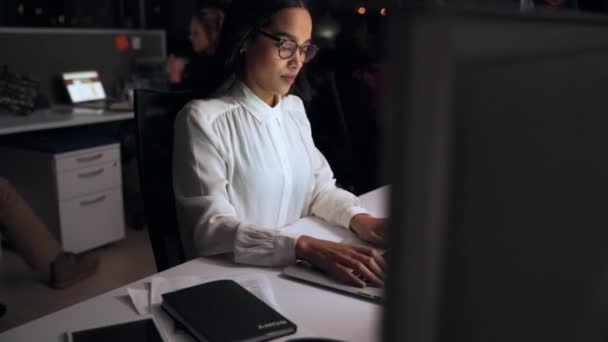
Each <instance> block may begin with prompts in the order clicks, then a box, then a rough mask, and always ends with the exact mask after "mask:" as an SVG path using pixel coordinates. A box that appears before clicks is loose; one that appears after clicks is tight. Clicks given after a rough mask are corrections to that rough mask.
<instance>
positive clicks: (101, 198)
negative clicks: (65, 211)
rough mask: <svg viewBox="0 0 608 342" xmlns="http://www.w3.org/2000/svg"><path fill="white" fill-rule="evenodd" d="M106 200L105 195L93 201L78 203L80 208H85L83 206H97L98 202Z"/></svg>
mask: <svg viewBox="0 0 608 342" xmlns="http://www.w3.org/2000/svg"><path fill="white" fill-rule="evenodd" d="M105 199H106V195H101V196H99V197H97V198H95V199H92V200H87V201H80V206H81V207H85V206H89V205H93V204H97V203H99V202H103V201H104V200H105Z"/></svg>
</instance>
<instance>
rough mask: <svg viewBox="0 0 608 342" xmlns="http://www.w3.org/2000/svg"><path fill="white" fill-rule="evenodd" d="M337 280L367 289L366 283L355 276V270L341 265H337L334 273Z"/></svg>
mask: <svg viewBox="0 0 608 342" xmlns="http://www.w3.org/2000/svg"><path fill="white" fill-rule="evenodd" d="M333 273H334V275H335V276H336V278H337V279H338V280H340V281H342V282H343V283H345V284H349V285H354V286H357V287H365V281H363V279H361V278H359V277H357V276H356V275H355V274H353V270H352V269H350V268H348V267H345V266H343V265H340V264H335V271H334V272H333Z"/></svg>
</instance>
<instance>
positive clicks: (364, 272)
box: [343, 259, 384, 287]
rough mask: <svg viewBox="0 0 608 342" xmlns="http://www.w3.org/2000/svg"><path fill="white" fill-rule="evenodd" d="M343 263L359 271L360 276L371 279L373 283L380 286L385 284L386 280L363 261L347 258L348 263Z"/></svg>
mask: <svg viewBox="0 0 608 342" xmlns="http://www.w3.org/2000/svg"><path fill="white" fill-rule="evenodd" d="M343 265H344V266H346V267H348V268H350V269H352V270H353V272H356V273H359V274H360V277H362V278H364V279H367V280H369V282H370V283H371V284H374V285H377V286H380V287H382V286H384V282H383V281H382V280H381V279H380V278H378V276H376V275H375V274H374V272H372V271H370V270H369V268H367V266H366V265H365V264H364V263H363V262H361V261H359V260H354V259H347V261H346V264H343Z"/></svg>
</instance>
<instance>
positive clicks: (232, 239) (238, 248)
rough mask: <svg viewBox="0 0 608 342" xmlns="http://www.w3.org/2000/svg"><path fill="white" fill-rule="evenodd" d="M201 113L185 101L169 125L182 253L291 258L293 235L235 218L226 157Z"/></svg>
mask: <svg viewBox="0 0 608 342" xmlns="http://www.w3.org/2000/svg"><path fill="white" fill-rule="evenodd" d="M202 115H203V113H201V112H200V110H199V109H197V108H196V107H195V106H192V105H189V106H187V107H186V108H185V109H184V110H182V112H180V114H179V115H178V117H177V119H176V122H175V130H174V131H175V138H174V152H173V188H174V193H175V200H176V210H177V216H178V220H179V223H180V233H181V237H182V242H183V243H184V248H185V251H186V253H187V254H190V256H209V255H215V254H221V253H229V252H233V253H234V260H235V262H238V263H245V264H253V265H262V266H274V265H285V264H289V263H293V262H294V261H295V243H296V240H297V239H298V237H299V234H295V233H290V232H287V231H285V230H278V229H263V227H259V226H256V225H253V224H247V223H244V222H241V221H240V220H239V218H238V217H236V210H235V209H234V207H233V206H232V204H231V203H230V200H229V196H228V191H227V186H228V180H227V160H226V156H225V155H222V153H221V152H220V149H219V148H218V145H217V141H218V140H217V138H216V137H215V134H214V133H213V131H212V129H211V127H210V125H209V124H208V122H206V121H205V120H204V118H203V116H202ZM214 142H215V143H214Z"/></svg>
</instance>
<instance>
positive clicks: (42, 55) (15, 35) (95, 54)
mask: <svg viewBox="0 0 608 342" xmlns="http://www.w3.org/2000/svg"><path fill="white" fill-rule="evenodd" d="M0 46H1V47H2V53H1V54H0V65H4V64H6V65H8V67H9V70H10V71H13V72H17V73H20V74H24V75H27V76H30V77H32V78H36V79H38V80H39V81H40V82H41V91H42V93H43V94H44V95H46V96H47V97H48V99H49V101H50V102H51V103H62V102H65V101H67V94H66V93H65V90H64V89H63V87H62V86H61V74H62V73H63V72H68V71H81V70H97V71H98V72H99V74H100V78H101V81H102V83H103V85H104V88H105V89H106V92H108V93H109V94H110V95H113V96H117V95H122V94H119V92H120V91H121V89H122V87H123V86H124V84H125V82H128V81H133V77H134V76H135V70H136V69H137V66H138V65H142V64H144V65H147V66H149V65H150V64H155V63H156V64H158V65H162V63H163V61H164V59H165V56H166V43H165V32H164V31H162V30H122V29H58V28H0ZM146 70H151V69H150V68H147V69H146ZM152 70H153V69H152ZM144 76H145V75H144Z"/></svg>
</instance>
